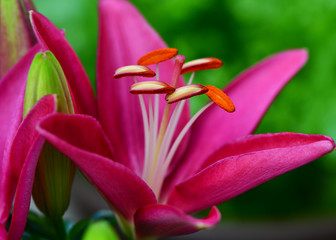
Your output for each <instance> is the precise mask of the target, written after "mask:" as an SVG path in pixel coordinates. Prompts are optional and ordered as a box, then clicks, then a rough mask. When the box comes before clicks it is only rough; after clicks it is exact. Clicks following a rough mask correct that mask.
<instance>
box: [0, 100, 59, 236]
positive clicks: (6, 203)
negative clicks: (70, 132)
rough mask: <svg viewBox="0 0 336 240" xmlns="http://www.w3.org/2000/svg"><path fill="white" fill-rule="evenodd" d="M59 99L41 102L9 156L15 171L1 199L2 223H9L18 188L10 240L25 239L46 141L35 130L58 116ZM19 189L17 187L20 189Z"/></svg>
mask: <svg viewBox="0 0 336 240" xmlns="http://www.w3.org/2000/svg"><path fill="white" fill-rule="evenodd" d="M56 109H57V105H56V96H53V95H48V96H45V97H43V98H41V100H40V101H38V103H37V104H36V105H35V106H34V107H33V108H32V110H31V111H30V112H29V114H28V115H27V116H26V118H25V119H24V120H23V122H22V123H21V125H20V127H19V129H18V131H17V133H16V135H15V138H14V139H13V143H12V147H11V149H10V154H9V160H8V161H9V162H10V166H11V168H10V169H8V171H7V172H6V175H5V176H4V182H5V184H6V185H5V188H4V189H2V193H3V195H4V198H5V199H1V204H3V205H2V206H1V209H0V210H1V214H0V215H1V223H4V222H5V221H6V220H7V217H8V215H9V210H10V208H11V206H12V200H13V197H14V191H13V190H14V189H15V188H16V193H15V201H14V206H13V214H12V220H11V225H10V230H9V239H20V238H21V237H22V234H23V231H24V228H25V224H26V221H27V217H28V211H29V206H30V199H31V192H32V187H33V182H34V176H35V169H36V164H37V160H38V157H39V154H40V151H41V149H42V146H43V143H44V139H43V138H41V137H39V135H38V133H37V131H36V130H35V127H36V125H37V123H38V122H39V121H40V120H41V119H42V118H43V117H45V116H46V115H48V114H50V113H54V112H56ZM16 186H17V187H16Z"/></svg>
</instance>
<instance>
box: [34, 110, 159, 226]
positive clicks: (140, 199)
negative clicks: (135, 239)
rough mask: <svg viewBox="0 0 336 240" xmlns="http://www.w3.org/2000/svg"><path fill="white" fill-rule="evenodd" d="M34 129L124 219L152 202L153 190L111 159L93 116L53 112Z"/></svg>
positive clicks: (153, 200)
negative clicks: (82, 175)
mask: <svg viewBox="0 0 336 240" xmlns="http://www.w3.org/2000/svg"><path fill="white" fill-rule="evenodd" d="M38 131H39V132H40V134H41V135H42V136H44V137H45V138H46V139H47V140H48V141H49V142H50V143H52V144H53V145H54V146H55V147H56V148H57V149H59V150H60V151H61V152H63V153H64V154H66V155H67V156H68V157H69V158H71V159H72V160H73V161H74V163H75V164H76V165H77V166H78V167H79V169H80V170H81V171H82V173H83V174H84V175H85V176H86V178H87V179H88V180H89V181H90V182H91V183H92V184H93V185H95V186H96V188H97V189H98V190H99V191H100V193H101V194H102V195H103V196H104V198H105V199H106V200H108V201H109V203H110V205H111V207H112V208H113V209H115V210H117V211H118V212H119V213H120V214H122V215H123V216H124V217H125V218H126V219H127V220H128V221H132V220H133V214H134V213H135V211H136V210H137V209H138V208H139V207H142V206H145V205H147V204H152V203H156V198H155V195H154V193H153V192H152V190H151V189H150V188H149V187H148V186H147V184H146V183H145V182H144V181H143V180H142V179H141V178H139V177H138V176H137V175H135V174H134V173H133V172H132V171H131V170H130V169H129V168H127V167H125V166H123V165H121V164H119V163H117V162H114V161H113V160H112V159H111V151H110V150H109V143H108V142H107V138H106V136H105V134H104V132H103V131H102V129H101V126H100V125H99V123H98V122H97V120H95V119H94V118H92V117H89V116H86V115H79V114H77V115H65V114H55V115H53V116H50V117H48V118H46V119H45V120H44V121H43V122H41V124H40V126H39V127H38Z"/></svg>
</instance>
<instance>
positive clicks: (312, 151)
mask: <svg viewBox="0 0 336 240" xmlns="http://www.w3.org/2000/svg"><path fill="white" fill-rule="evenodd" d="M230 148H231V149H230ZM334 148H335V143H334V141H333V140H332V139H331V138H329V137H326V136H321V135H304V134H297V133H279V134H265V135H256V136H251V137H247V138H243V139H241V140H240V141H238V142H234V143H232V144H229V145H228V146H224V147H223V148H222V149H220V150H219V151H218V153H215V154H214V155H213V157H212V159H209V163H211V162H215V163H213V164H212V165H210V166H208V167H207V168H205V169H203V170H202V171H201V172H199V173H197V174H196V175H194V176H192V177H191V178H189V179H187V180H186V181H184V182H182V183H180V184H179V185H177V186H176V187H175V189H174V191H173V192H172V194H171V196H170V197H169V199H168V204H171V205H174V206H176V207H178V208H181V209H182V210H183V211H185V212H187V213H193V212H197V211H199V210H201V209H205V208H208V207H209V206H213V205H216V204H219V203H222V202H224V201H226V200H228V199H230V198H233V197H235V196H237V195H239V194H241V193H243V192H245V191H247V190H249V189H251V188H253V187H255V186H257V185H259V184H262V183H264V182H266V181H268V180H270V179H272V178H274V177H276V176H279V175H281V174H283V173H285V172H288V171H290V170H292V169H295V168H297V167H300V166H302V165H304V164H306V163H308V162H310V161H313V160H315V159H317V158H319V157H321V156H323V155H325V154H327V153H328V152H330V151H331V150H333V149H334ZM235 154H237V155H235Z"/></svg>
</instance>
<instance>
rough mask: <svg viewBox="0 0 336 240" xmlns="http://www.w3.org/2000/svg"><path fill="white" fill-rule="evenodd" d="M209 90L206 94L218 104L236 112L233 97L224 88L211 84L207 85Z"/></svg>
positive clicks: (226, 109) (228, 110)
mask: <svg viewBox="0 0 336 240" xmlns="http://www.w3.org/2000/svg"><path fill="white" fill-rule="evenodd" d="M205 87H206V88H207V89H209V91H207V92H206V95H208V97H209V98H210V99H211V100H212V101H213V102H214V103H216V104H217V105H218V106H220V107H221V108H223V109H224V110H225V111H227V112H230V113H232V112H234V111H235V106H234V105H233V102H232V101H231V99H230V98H229V97H228V95H226V94H225V93H224V92H223V91H222V90H220V89H219V88H216V87H214V86H211V85H206V86H205Z"/></svg>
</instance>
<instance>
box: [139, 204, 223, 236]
mask: <svg viewBox="0 0 336 240" xmlns="http://www.w3.org/2000/svg"><path fill="white" fill-rule="evenodd" d="M220 218H221V215H220V212H219V210H218V209H217V208H216V207H212V209H211V211H210V212H209V215H208V216H207V217H206V218H205V219H196V218H193V217H190V216H188V215H186V214H185V213H184V212H183V211H181V210H180V209H178V208H175V207H173V206H169V205H163V204H152V205H148V206H145V207H143V208H140V209H139V210H138V211H137V212H136V213H135V215H134V222H135V230H136V233H137V235H138V236H139V237H165V236H174V235H181V234H189V233H194V232H197V231H199V230H202V229H208V228H211V227H213V226H214V225H216V224H217V223H218V222H219V220H220Z"/></svg>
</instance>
